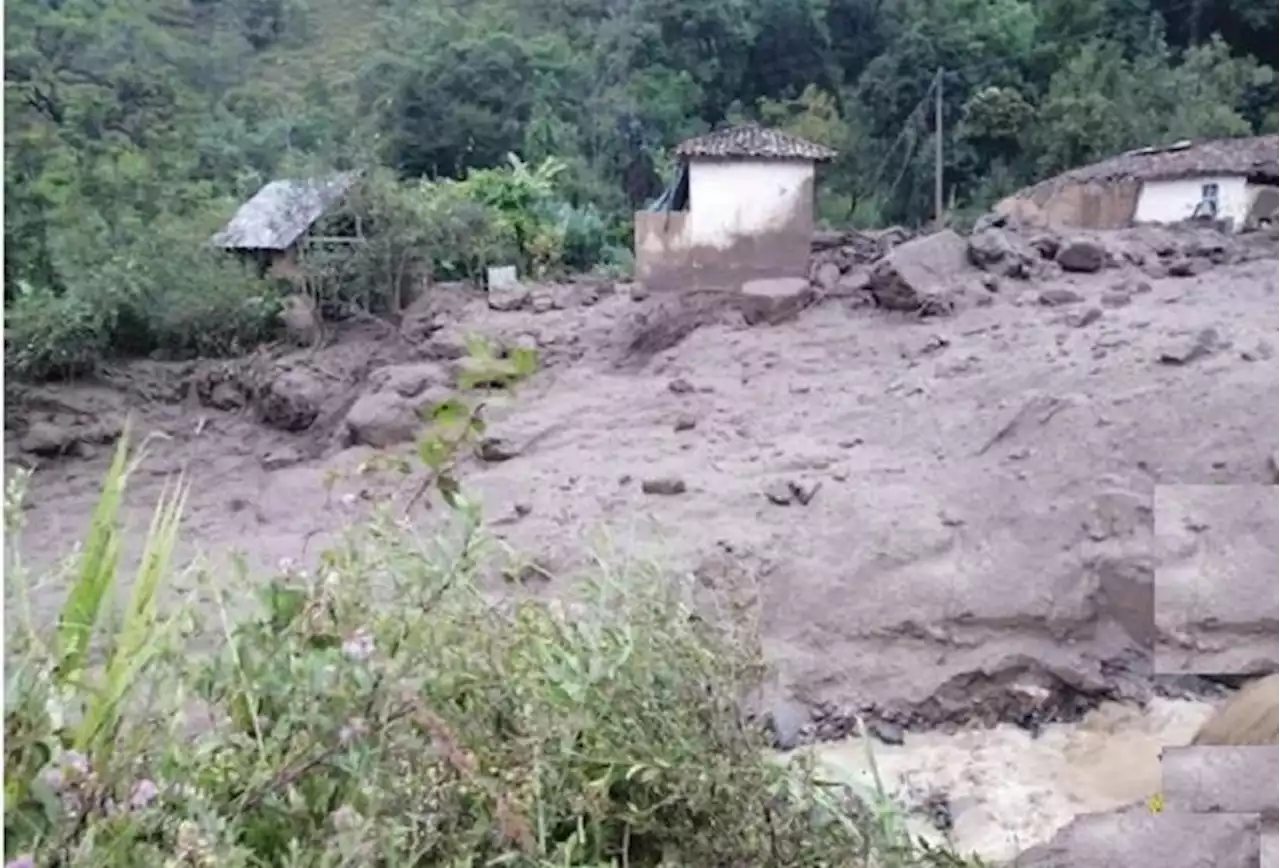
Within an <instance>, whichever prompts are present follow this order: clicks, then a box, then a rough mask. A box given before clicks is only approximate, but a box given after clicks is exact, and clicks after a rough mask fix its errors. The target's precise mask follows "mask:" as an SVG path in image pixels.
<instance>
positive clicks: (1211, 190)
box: [995, 136, 1280, 231]
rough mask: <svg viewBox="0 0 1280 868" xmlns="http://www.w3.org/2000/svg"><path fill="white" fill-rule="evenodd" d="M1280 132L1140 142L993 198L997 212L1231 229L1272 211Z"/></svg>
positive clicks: (1093, 225)
mask: <svg viewBox="0 0 1280 868" xmlns="http://www.w3.org/2000/svg"><path fill="white" fill-rule="evenodd" d="M1278 153H1280V137H1277V136H1250V137H1245V138H1234V139H1218V140H1215V141H1207V142H1200V143H1192V142H1177V143H1175V144H1172V145H1169V146H1167V147H1145V148H1138V149H1137V150H1133V151H1128V152H1126V153H1124V154H1120V155H1118V156H1115V157H1112V158H1110V159H1107V160H1104V161H1102V162H1100V163H1095V164H1094V165H1091V166H1084V167H1081V168H1078V169H1072V170H1071V171H1069V172H1065V173H1063V174H1061V175H1059V176H1057V177H1056V178H1051V179H1049V180H1047V181H1043V182H1041V183H1039V184H1036V185H1035V186H1033V187H1029V188H1027V189H1025V190H1022V191H1020V192H1018V193H1015V194H1014V195H1013V196H1010V197H1009V198H1007V199H1005V200H1004V201H1002V202H1000V203H999V204H998V205H997V206H996V208H995V211H996V212H997V213H1000V214H1019V215H1021V216H1024V217H1026V216H1030V215H1032V214H1034V215H1035V217H1036V219H1039V220H1042V221H1043V222H1044V223H1046V224H1049V225H1054V226H1061V227H1076V228H1081V229H1119V228H1123V227H1126V226H1132V225H1135V224H1141V223H1179V222H1182V221H1184V220H1196V219H1201V220H1205V221H1209V222H1214V223H1217V224H1219V225H1221V226H1223V227H1224V228H1228V229H1231V230H1234V231H1239V230H1241V229H1244V228H1247V227H1250V226H1254V225H1256V224H1257V223H1259V222H1263V221H1265V220H1267V219H1270V220H1274V219H1275V210H1276V180H1277V164H1278V161H1280V160H1278V156H1277V155H1278Z"/></svg>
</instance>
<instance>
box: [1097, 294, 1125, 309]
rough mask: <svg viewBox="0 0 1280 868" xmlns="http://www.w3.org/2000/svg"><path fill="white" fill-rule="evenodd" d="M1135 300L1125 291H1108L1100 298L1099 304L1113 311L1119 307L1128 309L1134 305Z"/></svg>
mask: <svg viewBox="0 0 1280 868" xmlns="http://www.w3.org/2000/svg"><path fill="white" fill-rule="evenodd" d="M1132 301H1133V298H1132V297H1131V296H1130V295H1129V293H1128V292H1126V291H1125V290H1123V289H1108V290H1107V291H1106V292H1104V293H1102V295H1101V296H1099V297H1098V303H1099V304H1101V305H1102V306H1103V307H1109V308H1112V309H1115V308H1118V307H1126V306H1128V305H1129V304H1130V303H1132Z"/></svg>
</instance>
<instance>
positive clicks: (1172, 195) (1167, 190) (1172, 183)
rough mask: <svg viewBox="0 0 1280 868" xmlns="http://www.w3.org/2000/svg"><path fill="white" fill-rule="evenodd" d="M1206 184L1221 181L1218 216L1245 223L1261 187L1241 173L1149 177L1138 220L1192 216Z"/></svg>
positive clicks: (1164, 220)
mask: <svg viewBox="0 0 1280 868" xmlns="http://www.w3.org/2000/svg"><path fill="white" fill-rule="evenodd" d="M1205 184H1217V185H1218V219H1219V220H1224V221H1225V220H1230V221H1231V224H1232V225H1233V226H1236V227H1240V226H1243V225H1244V222H1245V217H1246V215H1248V213H1249V206H1250V205H1252V204H1253V197H1254V196H1256V195H1257V191H1256V190H1254V191H1250V190H1249V189H1248V188H1249V187H1250V186H1251V185H1249V184H1246V183H1245V179H1244V178H1243V177H1240V176H1235V177H1232V176H1230V175H1208V176H1201V177H1197V178H1179V179H1176V180H1169V181H1148V182H1147V183H1145V184H1143V185H1142V193H1141V195H1139V196H1138V207H1137V210H1136V211H1135V212H1134V215H1133V219H1134V222H1135V223H1177V222H1179V221H1182V220H1190V219H1191V216H1192V214H1194V213H1195V210H1196V206H1197V205H1199V204H1200V198H1201V188H1202V187H1203V186H1204V185H1205Z"/></svg>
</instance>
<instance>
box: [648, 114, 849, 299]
mask: <svg viewBox="0 0 1280 868" xmlns="http://www.w3.org/2000/svg"><path fill="white" fill-rule="evenodd" d="M675 153H676V156H677V158H678V159H679V161H680V169H679V173H678V175H677V179H676V183H675V184H674V185H673V186H672V187H671V188H670V189H669V190H668V191H667V192H666V193H665V194H663V196H662V197H661V198H660V199H659V200H658V201H657V202H656V203H655V204H654V205H653V206H651V207H650V208H649V210H647V211H641V212H639V213H637V214H636V217H635V255H636V279H637V280H638V281H639V282H641V283H642V284H644V285H645V286H646V287H648V288H650V289H653V290H696V289H735V290H736V289H739V288H741V286H742V285H743V284H744V283H746V282H748V281H750V280H756V279H772V278H788V277H804V275H805V274H806V270H807V267H808V262H809V246H810V243H811V240H812V236H813V224H814V217H813V208H814V176H815V167H816V165H817V164H818V163H824V162H827V161H829V160H831V159H833V158H834V157H835V156H836V152H835V151H833V150H831V149H830V148H827V147H824V146H822V145H818V144H814V143H813V142H809V141H805V140H804V139H801V138H798V137H796V136H792V135H788V134H786V133H782V132H779V131H777V130H771V129H765V128H763V127H760V126H757V125H755V124H748V125H745V126H738V127H732V128H729V129H724V130H720V131H718V132H714V133H711V134H709V135H705V136H701V137H699V138H695V139H689V140H688V141H686V142H683V143H681V144H680V145H679V146H678V147H677V148H676V152H675Z"/></svg>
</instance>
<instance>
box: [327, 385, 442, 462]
mask: <svg viewBox="0 0 1280 868" xmlns="http://www.w3.org/2000/svg"><path fill="white" fill-rule="evenodd" d="M419 406H420V405H419V404H417V403H416V402H415V401H412V400H410V399H408V398H405V397H403V396H401V395H398V394H396V393H395V392H392V391H383V392H370V393H366V394H364V395H361V396H360V397H359V398H357V399H356V402H355V403H354V404H352V405H351V409H350V410H348V411H347V416H346V419H344V420H343V425H344V427H345V428H346V435H347V443H348V444H349V445H352V446H372V447H373V448H375V449H385V448H386V447H388V446H394V445H395V444H397V443H407V442H409V441H411V440H413V439H414V438H415V437H417V436H418V435H419V434H420V433H422V430H423V429H424V428H425V427H426V422H425V421H424V420H423V418H422V415H421V413H420V412H419Z"/></svg>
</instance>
